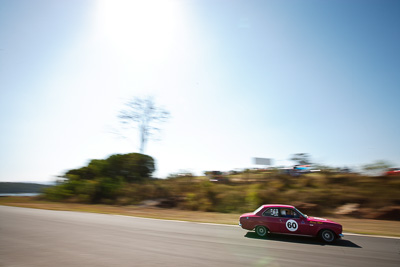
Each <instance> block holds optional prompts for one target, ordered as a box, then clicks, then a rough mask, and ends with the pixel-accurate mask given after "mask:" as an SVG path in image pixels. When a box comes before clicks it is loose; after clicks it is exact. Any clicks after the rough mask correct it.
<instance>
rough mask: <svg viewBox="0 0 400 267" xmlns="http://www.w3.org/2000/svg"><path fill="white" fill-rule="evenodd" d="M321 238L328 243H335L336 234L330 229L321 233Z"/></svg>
mask: <svg viewBox="0 0 400 267" xmlns="http://www.w3.org/2000/svg"><path fill="white" fill-rule="evenodd" d="M319 237H320V238H321V239H322V240H323V241H325V242H327V243H332V242H333V241H335V234H334V233H333V232H332V231H331V230H328V229H324V230H322V231H321V232H320V233H319Z"/></svg>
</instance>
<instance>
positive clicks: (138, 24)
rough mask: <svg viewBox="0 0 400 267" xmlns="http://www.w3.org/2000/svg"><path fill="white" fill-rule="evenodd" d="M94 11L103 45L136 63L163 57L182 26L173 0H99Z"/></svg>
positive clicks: (176, 5) (176, 3) (175, 2)
mask: <svg viewBox="0 0 400 267" xmlns="http://www.w3.org/2000/svg"><path fill="white" fill-rule="evenodd" d="M96 11H97V12H96V25H97V27H98V30H99V31H100V34H101V36H102V38H104V39H105V40H104V41H105V42H106V45H108V46H110V48H111V49H113V53H116V54H118V55H120V57H122V58H124V59H125V60H134V61H136V63H138V62H141V63H144V62H152V61H155V60H163V58H164V57H165V56H167V55H168V52H169V50H170V48H171V47H172V46H173V44H174V42H175V41H176V35H177V32H178V30H179V28H180V26H181V25H180V23H179V21H180V14H181V12H180V6H179V4H178V2H177V1H175V0H113V1H107V0H102V1H99V2H98V6H97V9H96Z"/></svg>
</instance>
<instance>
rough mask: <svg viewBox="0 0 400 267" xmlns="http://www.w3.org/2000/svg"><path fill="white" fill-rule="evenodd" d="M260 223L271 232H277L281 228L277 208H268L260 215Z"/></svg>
mask: <svg viewBox="0 0 400 267" xmlns="http://www.w3.org/2000/svg"><path fill="white" fill-rule="evenodd" d="M260 220H262V224H263V225H264V226H265V227H267V228H268V229H269V231H270V232H272V233H279V232H280V228H281V225H280V224H281V221H280V218H279V208H268V209H266V210H265V211H264V212H263V213H262V216H261V217H260Z"/></svg>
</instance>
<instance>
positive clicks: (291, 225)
mask: <svg viewBox="0 0 400 267" xmlns="http://www.w3.org/2000/svg"><path fill="white" fill-rule="evenodd" d="M298 227H299V226H298V225H297V222H296V221H295V220H287V221H286V228H287V229H288V230H289V231H291V232H294V231H296V230H297V228H298Z"/></svg>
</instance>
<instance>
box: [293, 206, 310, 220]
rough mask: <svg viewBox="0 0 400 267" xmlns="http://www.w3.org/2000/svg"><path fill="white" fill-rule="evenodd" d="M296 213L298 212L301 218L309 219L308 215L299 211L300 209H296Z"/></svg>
mask: <svg viewBox="0 0 400 267" xmlns="http://www.w3.org/2000/svg"><path fill="white" fill-rule="evenodd" d="M295 210H296V212H298V213H299V214H300V215H301V216H303V217H304V218H308V215H305V214H303V213H302V212H301V211H299V210H298V209H296V208H295Z"/></svg>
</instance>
